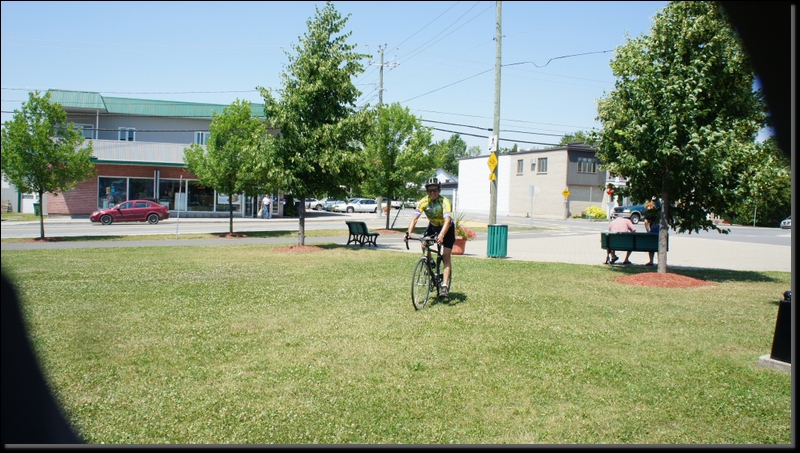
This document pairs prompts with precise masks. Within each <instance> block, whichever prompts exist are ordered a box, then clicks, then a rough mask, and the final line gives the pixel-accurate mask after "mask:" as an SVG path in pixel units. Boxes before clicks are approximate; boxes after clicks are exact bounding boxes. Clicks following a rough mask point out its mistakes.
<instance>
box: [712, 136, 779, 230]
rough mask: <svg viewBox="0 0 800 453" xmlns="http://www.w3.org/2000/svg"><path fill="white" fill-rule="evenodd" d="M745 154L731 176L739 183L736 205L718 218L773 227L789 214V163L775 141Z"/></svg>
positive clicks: (765, 143)
mask: <svg viewBox="0 0 800 453" xmlns="http://www.w3.org/2000/svg"><path fill="white" fill-rule="evenodd" d="M747 151H748V152H747V153H745V155H744V159H742V160H741V161H740V162H739V163H738V165H737V168H734V169H733V172H732V173H733V174H734V175H736V177H737V178H738V180H739V185H738V188H737V190H736V193H735V194H734V195H735V200H736V201H735V202H734V204H733V206H731V208H730V210H729V211H728V212H726V213H725V214H723V215H722V217H723V218H725V219H726V220H728V221H729V222H730V223H736V224H743V225H747V224H755V225H758V226H768V227H775V226H777V225H778V224H779V223H780V221H781V220H783V219H785V218H786V217H787V216H788V215H789V214H791V212H792V169H791V162H790V161H789V159H788V158H787V157H786V156H785V155H784V154H783V152H782V151H781V150H780V148H779V147H778V142H777V140H776V139H775V137H770V138H768V139H767V140H766V141H764V142H763V143H760V144H759V146H758V147H756V148H752V149H748V150H747Z"/></svg>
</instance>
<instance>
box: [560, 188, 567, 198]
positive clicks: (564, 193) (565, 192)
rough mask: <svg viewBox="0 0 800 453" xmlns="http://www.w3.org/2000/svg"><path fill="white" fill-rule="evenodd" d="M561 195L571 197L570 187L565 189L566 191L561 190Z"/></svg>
mask: <svg viewBox="0 0 800 453" xmlns="http://www.w3.org/2000/svg"><path fill="white" fill-rule="evenodd" d="M561 195H564V198H569V189H564V191H563V192H561Z"/></svg>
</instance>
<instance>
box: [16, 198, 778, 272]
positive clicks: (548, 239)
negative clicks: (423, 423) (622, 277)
mask: <svg viewBox="0 0 800 453" xmlns="http://www.w3.org/2000/svg"><path fill="white" fill-rule="evenodd" d="M409 215H410V211H409V212H402V213H401V217H400V218H399V219H398V221H397V222H396V224H395V226H396V227H404V226H406V225H408V216H409ZM354 218H355V219H359V220H364V221H365V222H367V225H368V226H369V228H370V229H371V230H375V229H381V228H384V227H385V224H386V223H385V222H386V219H385V217H377V216H376V215H374V214H338V215H330V214H329V213H310V216H309V218H308V219H307V223H306V228H308V229H338V228H342V229H343V230H344V220H347V219H354ZM392 219H393V218H392ZM173 220H174V219H170V220H169V221H166V222H162V223H160V224H159V225H157V226H161V228H158V229H155V228H153V226H152V225H146V224H141V225H134V224H132V225H129V226H128V228H126V229H125V230H124V231H130V232H128V233H125V234H142V232H148V233H150V234H153V233H157V234H165V233H166V234H174V233H175V232H176V229H177V230H178V231H179V232H180V233H183V234H186V233H189V232H194V231H205V232H208V231H217V232H224V231H227V230H228V219H181V220H180V221H179V224H178V222H174V221H173ZM497 220H498V222H497V223H498V224H504V225H508V226H509V231H508V234H507V242H506V256H505V257H502V258H487V234H485V233H483V234H479V236H478V238H477V239H476V240H474V241H471V242H468V243H467V247H466V253H465V256H469V257H476V258H485V259H508V260H523V261H545V262H562V263H576V264H597V265H600V264H602V262H603V261H604V260H605V250H602V249H601V248H600V236H599V234H598V232H599V231H604V230H605V229H606V226H607V223H606V222H590V221H586V220H582V219H569V220H537V219H534V220H533V222H531V220H530V219H523V218H515V217H498V219H497ZM88 222H89V221H88V220H87V219H69V218H66V219H48V220H46V221H45V230H46V234H47V236H51V237H58V236H68V235H101V234H114V235H118V234H122V233H121V231H123V229H122V227H123V226H122V225H116V226H111V227H103V226H99V225H91V224H89V225H87V223H88ZM486 222H487V219H481V218H479V217H477V218H474V220H472V221H471V222H468V225H469V224H470V223H472V224H473V225H475V226H485V225H486ZM21 223H22V222H3V225H2V230H3V237H4V238H5V237H8V236H7V233H8V234H11V233H12V230H15V229H17V228H21V227H22V226H23V225H20V224H21ZM25 223H30V222H25ZM532 223H533V226H534V228H533V229H528V228H530V227H531V224H532ZM33 224H34V226H36V228H37V229H36V232H37V233H36V234H35V235H34V236H33V237H38V226H37V225H36V222H33ZM424 224H425V222H424V221H423V222H421V223H420V225H424ZM234 226H235V228H234V231H237V232H247V231H267V230H287V229H288V230H291V229H294V230H296V229H297V226H298V221H297V219H269V220H262V219H241V218H236V219H234ZM87 227H88V228H89V231H91V232H90V233H83V234H63V232H64V231H67V232H70V231H71V232H73V233H74V232H75V231H83V230H82V229H83V228H87ZM112 227H114V228H112ZM640 227H641V225H640ZM28 228H30V225H28ZM641 229H642V230H643V227H641ZM157 230H158V231H157ZM731 230H732V232H731V234H730V235H725V236H723V235H720V234H719V233H717V232H701V233H700V234H691V235H688V234H677V233H675V232H670V237H669V253H668V255H667V260H668V261H667V262H668V265H669V266H670V267H680V268H698V269H703V268H708V269H730V270H746V271H783V272H791V271H792V239H791V230H773V229H758V228H749V227H742V226H733V227H731ZM331 242H332V243H339V244H345V243H346V242H347V236H346V235H345V236H335V237H316V238H315V237H307V238H306V245H313V244H319V243H331ZM231 243H237V244H273V243H285V244H287V245H293V244H296V243H297V240H296V239H272V238H240V239H197V240H194V239H180V234H179V235H178V239H174V240H158V241H130V242H126V241H115V242H97V241H94V242H48V243H38V242H37V243H19V244H2V245H1V249H2V250H3V251H5V250H34V249H66V248H86V247H124V246H137V247H146V246H187V245H224V244H231ZM376 250H393V251H398V252H403V253H414V254H416V253H419V251H418V249H416V250H415V249H414V247H412V249H411V250H409V251H407V250H406V249H405V244H404V243H403V241H402V235H400V234H397V235H394V234H386V233H384V234H382V235H381V236H380V237H379V238H378V247H377V248H376ZM647 259H648V257H647V254H646V253H644V252H636V253H633V254H632V255H631V261H632V262H633V263H634V266H638V265H643V264H644V263H646V262H647Z"/></svg>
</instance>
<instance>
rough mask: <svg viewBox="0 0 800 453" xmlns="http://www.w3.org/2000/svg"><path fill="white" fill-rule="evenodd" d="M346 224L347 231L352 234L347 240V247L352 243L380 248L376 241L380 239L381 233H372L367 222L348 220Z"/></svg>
mask: <svg viewBox="0 0 800 453" xmlns="http://www.w3.org/2000/svg"><path fill="white" fill-rule="evenodd" d="M344 223H346V224H347V229H348V230H349V232H350V236H349V237H348V238H347V245H350V243H351V242H352V243H355V244H359V245H364V244H367V245H372V246H374V247H377V246H378V244H376V243H375V241H376V240H377V239H378V236H380V233H370V231H369V228H367V224H366V223H365V222H356V221H354V220H346V221H345V222H344Z"/></svg>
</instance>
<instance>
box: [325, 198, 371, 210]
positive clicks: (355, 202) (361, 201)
mask: <svg viewBox="0 0 800 453" xmlns="http://www.w3.org/2000/svg"><path fill="white" fill-rule="evenodd" d="M333 210H334V212H348V213H352V212H378V203H376V202H375V200H373V199H372V198H354V199H352V200H350V202H348V203H347V204H346V205H340V204H338V205H336V206H334V207H333Z"/></svg>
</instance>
